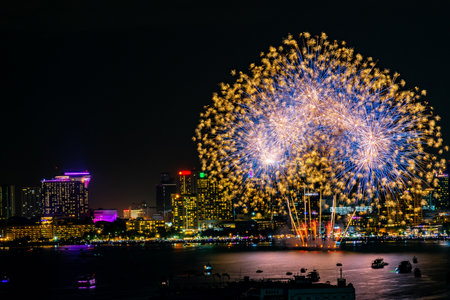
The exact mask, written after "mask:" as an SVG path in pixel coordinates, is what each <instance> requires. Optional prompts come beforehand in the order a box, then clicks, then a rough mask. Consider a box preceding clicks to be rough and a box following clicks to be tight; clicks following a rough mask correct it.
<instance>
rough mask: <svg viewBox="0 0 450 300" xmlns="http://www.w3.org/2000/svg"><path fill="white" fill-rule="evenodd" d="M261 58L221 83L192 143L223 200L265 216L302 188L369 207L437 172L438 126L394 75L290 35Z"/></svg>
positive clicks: (415, 92)
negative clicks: (255, 209)
mask: <svg viewBox="0 0 450 300" xmlns="http://www.w3.org/2000/svg"><path fill="white" fill-rule="evenodd" d="M261 57H262V58H261V64H260V65H256V64H251V65H250V70H249V74H245V73H243V72H239V73H236V72H232V73H233V75H235V76H236V77H237V78H236V82H235V83H234V84H221V91H220V92H219V93H217V94H214V95H213V104H212V105H211V106H208V107H205V112H204V113H202V114H201V119H200V123H199V125H198V127H197V129H196V134H195V137H194V140H195V141H196V142H197V146H198V152H199V157H200V160H201V164H202V168H203V169H204V170H205V171H209V172H210V174H211V175H212V176H213V177H214V178H216V180H217V181H218V182H219V184H220V186H221V187H222V188H223V190H224V191H225V195H226V196H227V197H230V198H234V199H236V198H238V200H239V201H240V204H242V205H248V204H250V205H251V206H253V207H259V208H266V209H270V207H269V206H268V205H267V203H268V199H269V198H270V199H272V198H276V197H275V196H278V198H280V199H282V198H283V197H294V198H295V197H296V195H297V191H298V190H300V189H303V188H305V187H308V188H310V189H314V190H318V191H320V193H321V194H340V195H342V197H344V198H346V199H347V201H349V202H360V201H368V202H370V201H371V200H373V199H378V197H379V196H380V194H381V195H382V194H384V195H385V194H389V195H396V194H401V193H402V192H403V191H405V190H406V189H408V188H411V187H416V186H417V185H426V184H432V181H433V176H434V173H435V172H437V171H438V170H439V169H442V168H444V161H443V160H439V159H438V158H437V156H436V155H437V154H442V152H443V149H445V150H448V149H447V148H446V147H443V145H442V143H443V141H442V138H441V133H440V127H439V126H437V121H439V117H438V116H434V114H433V111H432V108H431V107H429V106H428V105H427V103H426V102H423V101H421V97H423V96H425V91H419V89H418V88H414V89H412V90H402V89H403V88H404V85H405V83H404V81H403V80H399V78H398V74H394V75H391V74H390V73H389V71H387V70H380V69H378V68H376V66H375V63H374V62H373V60H372V59H371V58H367V59H364V58H363V57H362V55H360V54H355V52H354V50H353V49H351V48H348V47H347V46H346V44H345V42H341V43H338V42H337V41H329V40H328V38H327V36H326V35H325V34H322V35H320V36H315V37H311V36H310V35H309V34H308V33H303V34H300V38H299V39H294V38H293V37H292V36H289V37H288V38H287V39H286V40H285V41H284V43H283V46H280V47H278V48H275V47H270V49H269V51H268V52H267V53H261ZM430 149H433V150H430ZM433 153H436V155H435V154H433ZM280 195H281V196H280ZM280 199H279V201H280V202H281V200H280ZM271 201H272V200H271ZM280 207H282V205H280Z"/></svg>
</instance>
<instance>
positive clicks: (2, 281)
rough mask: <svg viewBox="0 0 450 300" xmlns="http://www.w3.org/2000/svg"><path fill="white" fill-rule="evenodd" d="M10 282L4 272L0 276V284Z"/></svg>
mask: <svg viewBox="0 0 450 300" xmlns="http://www.w3.org/2000/svg"><path fill="white" fill-rule="evenodd" d="M10 282H11V279H10V278H9V277H8V276H7V275H6V274H3V275H2V277H1V278H0V283H1V284H7V283H10Z"/></svg>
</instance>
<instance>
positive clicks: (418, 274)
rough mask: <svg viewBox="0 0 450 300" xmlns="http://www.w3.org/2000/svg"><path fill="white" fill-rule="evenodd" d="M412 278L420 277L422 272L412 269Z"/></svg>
mask: <svg viewBox="0 0 450 300" xmlns="http://www.w3.org/2000/svg"><path fill="white" fill-rule="evenodd" d="M414 277H422V272H421V271H420V269H419V268H415V269H414Z"/></svg>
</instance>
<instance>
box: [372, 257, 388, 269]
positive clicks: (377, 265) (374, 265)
mask: <svg viewBox="0 0 450 300" xmlns="http://www.w3.org/2000/svg"><path fill="white" fill-rule="evenodd" d="M386 265H388V263H386V262H384V260H383V259H382V258H377V259H375V260H374V261H373V262H372V265H371V267H372V269H381V268H384V266H386Z"/></svg>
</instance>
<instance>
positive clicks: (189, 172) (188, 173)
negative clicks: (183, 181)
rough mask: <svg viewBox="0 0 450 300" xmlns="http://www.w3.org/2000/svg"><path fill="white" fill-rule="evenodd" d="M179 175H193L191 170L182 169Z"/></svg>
mask: <svg viewBox="0 0 450 300" xmlns="http://www.w3.org/2000/svg"><path fill="white" fill-rule="evenodd" d="M178 175H180V176H186V175H191V171H180V172H178Z"/></svg>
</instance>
